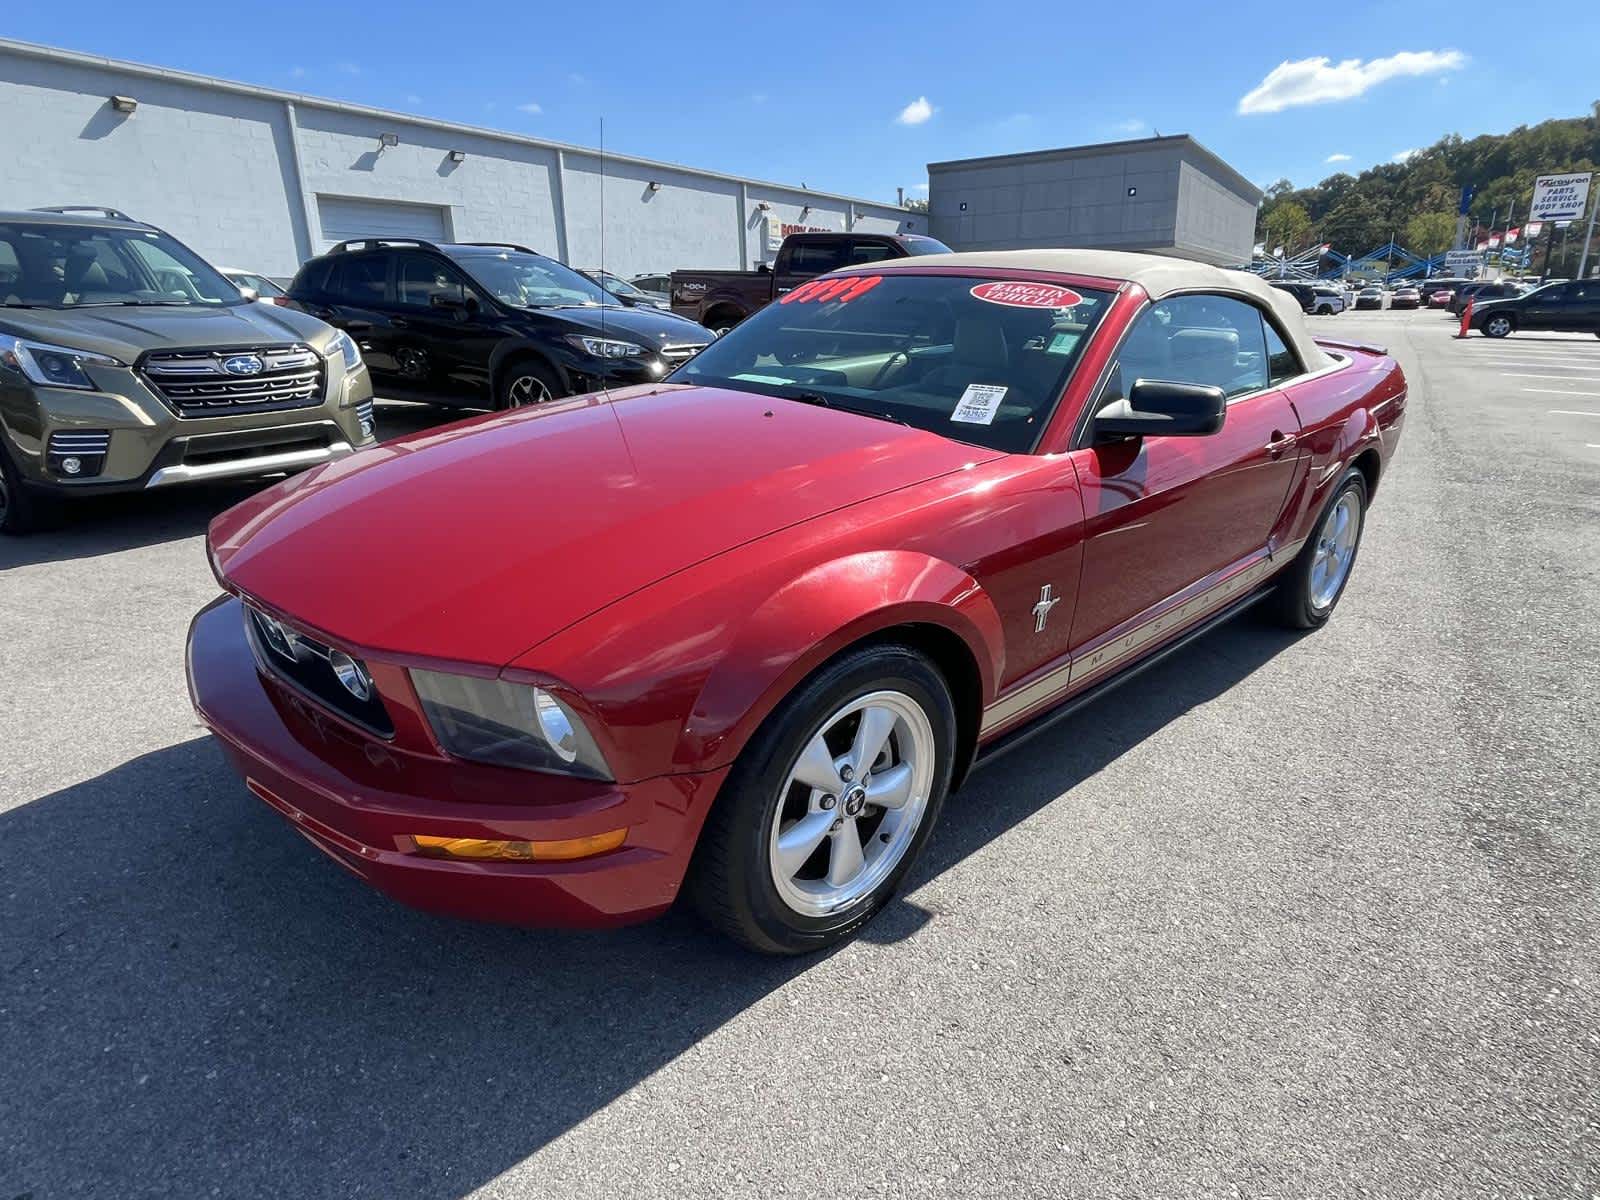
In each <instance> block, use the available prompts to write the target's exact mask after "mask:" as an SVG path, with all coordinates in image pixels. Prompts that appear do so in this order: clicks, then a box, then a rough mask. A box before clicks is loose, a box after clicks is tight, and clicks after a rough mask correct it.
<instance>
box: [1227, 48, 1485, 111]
mask: <svg viewBox="0 0 1600 1200" xmlns="http://www.w3.org/2000/svg"><path fill="white" fill-rule="evenodd" d="M1466 61H1467V56H1466V55H1464V54H1462V53H1461V52H1460V51H1459V50H1402V51H1401V52H1400V53H1399V54H1391V55H1389V57H1387V58H1373V59H1369V60H1367V61H1366V62H1362V61H1361V60H1360V59H1359V58H1347V59H1345V60H1344V61H1343V62H1339V63H1335V62H1334V61H1333V60H1332V59H1330V58H1328V57H1326V56H1320V57H1317V58H1301V59H1296V60H1295V61H1294V62H1281V63H1279V64H1278V65H1277V66H1275V67H1273V68H1272V70H1271V71H1269V72H1267V77H1266V78H1265V79H1263V80H1262V81H1261V83H1260V85H1259V86H1257V87H1255V88H1254V89H1252V90H1251V91H1248V92H1246V93H1245V94H1244V96H1243V98H1241V99H1240V101H1239V111H1240V112H1241V113H1274V112H1282V111H1283V110H1284V109H1286V108H1293V107H1294V106H1295V105H1299V104H1328V103H1330V102H1332V101H1335V100H1353V99H1355V97H1357V96H1359V95H1361V94H1362V93H1364V92H1366V91H1368V90H1369V89H1371V88H1375V87H1377V86H1378V85H1379V84H1380V83H1384V82H1386V81H1388V80H1390V79H1399V78H1401V77H1402V76H1406V75H1436V74H1438V73H1439V72H1440V71H1455V70H1458V69H1460V68H1461V67H1463V66H1465V65H1466Z"/></svg>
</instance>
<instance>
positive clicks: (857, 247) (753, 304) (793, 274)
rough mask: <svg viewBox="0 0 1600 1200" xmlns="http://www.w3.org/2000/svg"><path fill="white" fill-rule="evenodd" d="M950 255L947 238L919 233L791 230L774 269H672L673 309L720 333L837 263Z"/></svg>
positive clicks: (834, 268) (761, 267) (840, 264)
mask: <svg viewBox="0 0 1600 1200" xmlns="http://www.w3.org/2000/svg"><path fill="white" fill-rule="evenodd" d="M948 253H950V247H949V246H946V245H945V244H944V243H943V242H941V241H937V240H936V239H934V238H931V237H924V236H922V235H921V234H916V233H791V234H790V235H789V236H788V237H786V238H784V239H783V245H782V246H780V247H778V258H777V261H776V262H774V263H773V264H772V266H770V267H768V266H766V265H765V264H762V265H761V266H760V267H757V268H756V269H755V270H754V271H674V272H673V273H672V311H673V312H675V313H677V314H678V315H679V316H680V317H688V318H689V319H690V320H691V321H696V322H698V323H700V324H701V325H704V326H705V327H706V328H708V329H711V330H714V331H715V332H716V333H718V334H719V335H720V334H723V333H726V332H727V331H728V330H730V329H732V328H733V327H734V326H735V325H737V324H738V323H739V322H740V321H742V320H744V319H745V318H746V317H748V316H749V315H750V314H751V313H753V312H755V311H756V310H757V309H759V308H765V307H766V306H767V305H768V304H770V303H771V302H772V301H773V300H774V299H776V298H777V297H779V296H781V295H783V294H784V293H785V292H787V291H790V290H791V289H793V288H796V287H799V286H800V285H801V284H802V283H804V282H805V281H806V280H808V279H812V278H815V277H816V276H818V275H825V274H827V273H828V272H829V271H833V270H837V269H838V268H839V267H849V266H856V265H858V264H860V263H870V262H880V261H882V260H884V259H890V258H909V257H911V256H912V255H914V254H948Z"/></svg>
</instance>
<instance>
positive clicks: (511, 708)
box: [411, 669, 612, 779]
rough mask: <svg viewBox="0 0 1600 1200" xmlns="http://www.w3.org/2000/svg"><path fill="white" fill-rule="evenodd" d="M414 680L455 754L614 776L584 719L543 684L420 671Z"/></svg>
mask: <svg viewBox="0 0 1600 1200" xmlns="http://www.w3.org/2000/svg"><path fill="white" fill-rule="evenodd" d="M411 682H412V685H413V686H414V687H415V688H416V689H417V696H418V698H419V699H420V700H421V701H422V709H423V711H424V712H425V713H426V714H427V716H428V723H429V724H430V725H432V726H433V732H434V733H435V735H437V736H438V738H439V741H440V743H441V744H442V745H443V746H444V748H445V749H446V750H448V751H449V752H450V753H451V754H454V755H456V756H458V757H460V758H470V759H473V760H474V761H476V762H486V763H495V764H497V765H499V766H502V767H521V768H523V769H524V770H528V771H555V772H557V773H559V774H563V775H581V776H583V777H585V778H588V779H610V778H611V777H612V776H611V770H610V768H609V767H607V766H606V761H605V759H604V758H603V757H601V754H600V748H599V747H598V746H596V745H595V742H594V738H592V737H591V736H589V731H588V729H587V728H585V727H584V724H583V721H582V720H581V719H580V718H579V717H578V715H577V714H576V713H574V712H573V711H572V710H571V709H570V708H568V707H567V706H566V705H565V704H563V703H562V702H561V701H560V700H559V699H557V698H556V697H555V696H554V695H552V694H551V693H550V692H548V691H546V690H545V689H544V688H540V687H533V686H531V685H529V684H523V683H508V682H506V681H505V680H503V679H478V678H475V677H473V676H470V675H449V674H446V673H444V672H441V671H423V670H419V669H413V670H412V672H411Z"/></svg>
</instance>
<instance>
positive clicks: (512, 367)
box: [494, 358, 565, 409]
mask: <svg viewBox="0 0 1600 1200" xmlns="http://www.w3.org/2000/svg"><path fill="white" fill-rule="evenodd" d="M564 392H565V389H564V388H562V386H561V381H560V380H559V379H557V378H556V376H555V373H554V372H553V371H551V370H550V368H549V367H547V366H545V365H544V364H543V363H541V362H538V361H537V360H535V359H531V358H519V359H517V360H515V361H514V362H510V363H507V364H506V366H505V367H504V368H503V369H502V370H501V372H500V378H499V381H498V384H497V386H496V388H495V397H494V399H495V407H496V408H499V409H512V408H527V407H529V406H530V405H534V404H547V403H549V402H550V401H551V400H554V399H556V398H557V397H559V396H561V395H563V394H564Z"/></svg>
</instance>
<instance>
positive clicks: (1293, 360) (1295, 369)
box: [1261, 317, 1301, 387]
mask: <svg viewBox="0 0 1600 1200" xmlns="http://www.w3.org/2000/svg"><path fill="white" fill-rule="evenodd" d="M1261 327H1262V329H1263V330H1264V331H1265V332H1266V335H1267V374H1268V378H1269V380H1270V381H1271V383H1272V386H1273V387H1277V386H1278V385H1279V384H1280V383H1284V382H1286V381H1288V380H1290V379H1293V378H1294V377H1295V376H1296V375H1299V374H1301V370H1300V359H1299V356H1298V355H1296V354H1295V352H1294V351H1293V350H1291V349H1289V347H1288V346H1286V345H1284V342H1283V339H1282V338H1281V337H1279V336H1278V331H1277V330H1276V329H1274V328H1273V327H1272V322H1271V321H1268V320H1267V319H1266V318H1265V317H1263V318H1262V321H1261Z"/></svg>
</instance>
